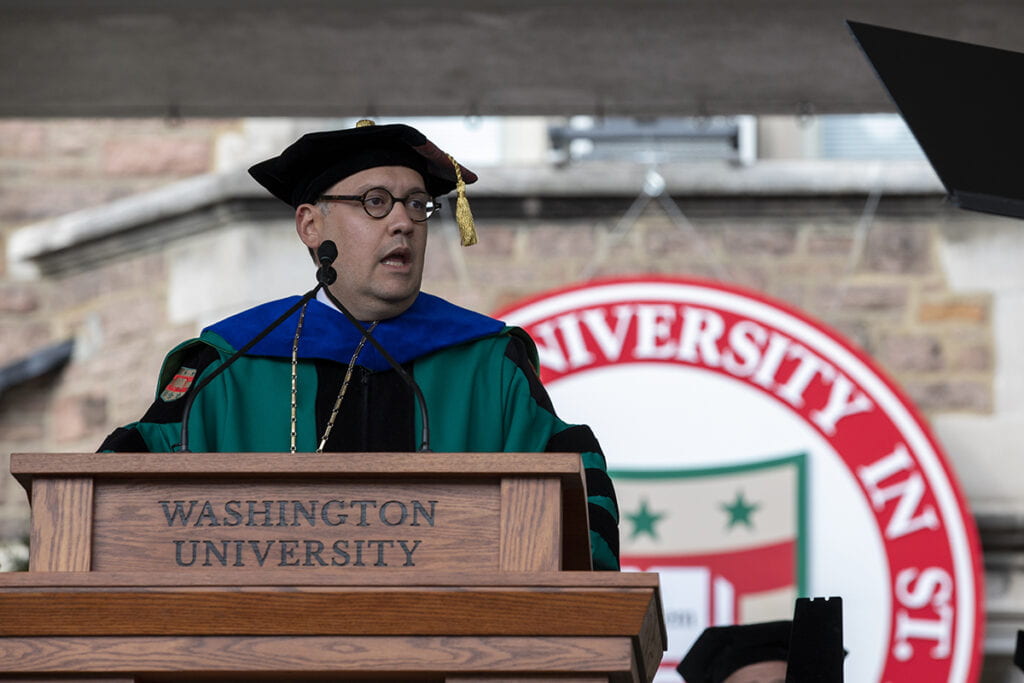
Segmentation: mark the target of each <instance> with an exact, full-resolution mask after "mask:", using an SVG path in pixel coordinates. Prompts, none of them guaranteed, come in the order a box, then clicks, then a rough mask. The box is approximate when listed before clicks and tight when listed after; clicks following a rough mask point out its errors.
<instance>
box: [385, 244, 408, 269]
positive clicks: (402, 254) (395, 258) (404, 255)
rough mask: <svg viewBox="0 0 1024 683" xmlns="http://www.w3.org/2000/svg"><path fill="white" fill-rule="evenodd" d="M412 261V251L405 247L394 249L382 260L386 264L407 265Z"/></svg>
mask: <svg viewBox="0 0 1024 683" xmlns="http://www.w3.org/2000/svg"><path fill="white" fill-rule="evenodd" d="M411 261H412V252H411V251H410V250H409V249H407V248H405V247H399V248H397V249H392V250H391V251H389V252H388V253H387V254H386V255H385V256H384V258H382V259H381V260H380V262H381V263H382V264H384V265H385V266H407V265H409V263H410V262H411Z"/></svg>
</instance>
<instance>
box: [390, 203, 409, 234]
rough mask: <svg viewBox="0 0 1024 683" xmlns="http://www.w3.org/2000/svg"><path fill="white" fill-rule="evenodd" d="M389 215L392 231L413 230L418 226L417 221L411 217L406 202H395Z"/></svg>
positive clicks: (395, 232)
mask: <svg viewBox="0 0 1024 683" xmlns="http://www.w3.org/2000/svg"><path fill="white" fill-rule="evenodd" d="M387 217H388V221H389V222H388V230H389V231H390V232H391V233H394V234H398V233H403V232H412V231H413V229H415V227H416V222H415V221H413V220H412V218H410V217H409V209H407V208H406V206H405V202H395V205H394V206H392V207H391V213H389V214H388V216H387Z"/></svg>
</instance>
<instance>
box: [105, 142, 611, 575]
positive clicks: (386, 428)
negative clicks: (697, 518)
mask: <svg viewBox="0 0 1024 683" xmlns="http://www.w3.org/2000/svg"><path fill="white" fill-rule="evenodd" d="M360 124H361V125H357V127H356V128H352V129H348V130H341V131H330V132H322V133H311V134H308V135H304V136H303V137H302V138H300V139H299V140H298V141H296V142H295V143H293V144H292V145H291V146H289V147H288V148H287V149H285V150H284V152H282V154H281V155H280V156H277V157H274V158H273V159H269V160H267V161H264V162H262V163H259V164H256V165H255V166H253V167H252V168H250V169H249V173H250V174H251V175H252V176H253V178H255V179H256V181H257V182H259V183H260V184H261V185H263V186H264V187H265V188H267V189H268V190H269V191H270V192H271V194H273V195H274V196H275V197H277V198H279V199H281V200H282V201H284V202H286V203H287V204H289V205H290V206H292V207H293V208H294V209H295V228H296V231H297V233H298V235H299V239H300V240H301V241H302V243H303V244H304V245H305V246H306V247H307V248H309V250H310V253H311V254H314V260H316V256H315V255H316V253H317V251H318V249H319V248H320V247H321V245H323V244H324V243H325V242H326V241H331V242H333V243H335V244H336V245H337V250H338V257H337V260H336V261H335V262H334V268H335V269H336V272H337V280H336V281H334V282H333V284H331V285H330V286H329V293H325V292H323V291H321V292H320V293H319V294H318V295H317V298H316V299H315V300H312V301H309V302H308V303H306V304H305V305H303V306H302V307H301V309H300V310H298V311H296V312H295V313H293V314H291V315H290V316H288V317H287V318H286V319H285V320H283V322H281V323H280V324H277V325H276V326H275V325H273V323H274V322H275V321H276V320H277V319H278V318H279V317H281V316H282V314H284V313H285V312H287V310H288V309H289V307H291V306H292V305H293V304H296V298H294V297H293V298H290V299H284V300H281V301H274V302H270V303H267V304H263V305H261V306H257V307H256V308H253V309H250V310H248V311H244V312H242V313H240V314H238V315H235V316H233V317H231V318H227V319H226V320H223V321H221V322H219V323H216V324H214V325H212V326H210V327H208V328H206V329H205V330H203V332H202V334H201V335H200V337H199V338H198V339H193V340H189V341H187V342H185V343H183V344H181V345H180V346H178V347H177V348H175V349H173V350H172V351H171V352H170V354H168V356H167V358H166V359H165V361H164V366H163V369H162V371H161V375H160V380H159V383H158V387H157V390H158V394H157V398H156V400H155V401H154V403H153V404H152V406H151V407H150V408H149V410H148V411H147V413H146V414H145V415H144V416H143V418H142V419H141V420H140V421H138V422H135V423H132V424H130V425H127V426H125V427H123V428H120V429H117V430H115V431H114V432H113V433H112V434H111V435H110V436H109V437H107V439H106V440H105V441H104V442H103V444H102V445H101V446H100V450H103V451H122V452H147V451H152V452H170V451H177V450H180V449H181V448H182V437H181V433H182V429H181V427H182V421H183V419H185V415H188V417H187V428H188V434H189V438H188V442H187V444H186V445H187V448H188V449H189V450H191V451H195V452H201V451H208V452H209V451H213V452H260V451H263V452H275V451H291V452H311V451H317V452H342V451H349V452H351V451H413V450H416V448H417V445H418V441H417V437H418V435H419V434H420V430H421V427H422V422H423V419H424V415H423V414H422V413H421V411H420V410H419V408H418V407H417V405H416V402H415V400H414V393H413V390H412V389H411V388H410V386H409V384H408V383H407V382H406V381H405V380H404V379H403V378H402V377H401V376H400V375H399V373H398V372H397V371H396V370H394V369H392V367H391V365H390V363H389V362H388V360H387V359H386V358H385V357H384V356H383V355H382V354H381V353H379V352H378V350H377V349H376V348H375V347H374V345H373V344H372V343H367V342H366V340H365V339H364V337H363V335H362V333H361V332H360V331H359V330H358V329H357V328H356V326H355V325H354V324H353V323H351V322H350V321H349V320H347V319H346V317H345V316H343V315H342V313H341V312H340V311H339V309H338V307H337V306H336V303H337V304H341V305H342V306H344V308H346V309H348V310H349V311H350V312H351V314H352V315H353V316H355V318H357V319H358V320H359V321H361V322H362V323H363V325H364V326H365V327H366V328H367V329H368V330H369V331H370V332H371V333H372V335H373V337H374V338H375V339H376V340H378V341H379V343H380V344H381V346H382V347H383V348H384V349H385V350H386V351H387V352H389V353H390V355H391V356H393V357H394V359H395V360H396V361H397V362H398V363H400V364H401V365H402V367H403V368H404V369H406V370H407V371H408V373H409V374H411V376H412V377H413V378H414V380H415V382H416V383H417V384H418V385H419V387H420V388H421V389H422V393H423V395H424V398H425V402H426V406H427V412H426V417H427V421H428V425H429V427H430V432H431V434H432V440H431V443H430V447H431V450H434V451H437V452H503V451H518V452H540V451H548V452H580V453H582V454H583V462H584V465H585V467H586V474H587V488H588V494H589V498H588V503H589V517H590V527H591V532H590V533H591V549H592V556H593V563H594V567H595V568H598V569H618V509H617V506H616V503H615V494H614V492H613V489H612V485H611V481H610V479H609V478H608V475H607V473H606V471H605V462H604V457H603V455H602V454H601V451H600V447H599V446H598V444H597V441H596V439H595V438H594V436H593V434H592V433H591V431H590V429H589V428H587V427H586V426H582V425H568V424H566V423H564V422H562V421H561V420H560V419H559V418H558V417H557V416H556V415H555V413H554V410H553V408H552V406H551V402H550V400H549V399H548V396H547V394H546V392H545V391H544V388H543V387H542V386H541V384H540V381H539V379H538V376H537V370H536V366H537V358H536V348H535V347H534V345H533V342H532V341H531V340H530V339H529V337H528V336H527V335H526V333H525V332H523V331H522V330H519V329H516V328H508V327H506V326H505V325H504V324H503V323H501V322H500V321H497V320H494V319H492V318H489V317H487V316H483V315H480V314H477V313H474V312H472V311H468V310H465V309H462V308H459V307H457V306H455V305H453V304H450V303H448V302H446V301H444V300H442V299H439V298H437V297H434V296H431V295H429V294H426V293H422V292H420V283H421V279H422V275H423V265H424V254H425V250H426V241H427V219H428V218H429V217H430V215H431V214H432V213H433V212H434V211H435V210H436V204H435V198H436V197H438V196H441V195H444V194H447V193H449V192H451V191H452V190H453V189H457V190H458V207H457V215H458V218H459V223H460V230H462V233H463V244H472V243H474V242H475V241H476V238H475V233H474V231H473V228H472V217H471V216H470V215H469V212H468V205H467V204H466V202H465V193H464V188H465V184H466V183H472V182H474V181H475V180H476V176H475V175H474V174H473V173H471V172H470V171H468V170H466V169H463V168H461V167H460V166H459V164H458V163H457V162H456V161H455V160H454V159H453V158H452V157H450V156H449V155H446V154H444V153H443V152H441V150H439V149H438V148H437V147H436V146H435V145H434V144H433V143H431V142H430V141H429V140H427V139H426V138H425V137H424V136H423V135H422V134H421V133H420V132H419V131H417V130H415V129H414V128H410V127H409V126H404V125H389V126H374V125H373V124H372V123H371V122H360ZM362 124H365V125H362ZM268 328H270V329H269V332H268V333H267V334H266V336H265V337H262V338H260V339H259V341H258V342H257V343H256V344H255V345H254V346H252V348H251V349H249V350H247V351H246V353H245V354H244V355H239V357H238V358H236V359H235V360H234V361H232V362H233V365H231V366H230V368H229V369H227V370H226V371H224V372H222V373H221V374H219V375H216V376H215V377H214V373H215V371H216V370H217V368H219V367H221V366H222V365H223V364H226V362H228V361H229V360H230V359H231V358H232V356H233V355H234V354H235V353H236V351H238V350H239V349H240V348H242V347H243V346H245V345H247V344H249V343H250V342H251V341H252V340H254V339H255V338H257V337H258V336H259V335H260V333H261V332H263V331H265V330H267V329H268ZM208 378H212V379H210V381H209V383H206V380H207V379H208Z"/></svg>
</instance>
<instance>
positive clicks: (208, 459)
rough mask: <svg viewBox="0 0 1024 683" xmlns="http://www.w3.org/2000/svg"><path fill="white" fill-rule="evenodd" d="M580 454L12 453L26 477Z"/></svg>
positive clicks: (256, 472) (433, 469)
mask: <svg viewBox="0 0 1024 683" xmlns="http://www.w3.org/2000/svg"><path fill="white" fill-rule="evenodd" d="M582 472H583V465H582V463H581V461H580V456H579V454H576V453H329V454H314V453H12V454H11V474H13V475H15V476H18V477H19V478H21V477H25V476H29V477H32V476H65V477H67V476H117V477H137V476H159V477H181V476H189V475H204V476H210V477H216V476H219V475H224V476H231V477H244V476H252V477H262V476H271V475H272V476H274V477H302V476H304V475H324V474H339V475H345V476H361V477H379V478H394V477H410V476H423V477H430V478H433V477H444V476H450V475H455V474H457V475H459V476H462V477H467V476H469V477H500V476H545V475H546V476H572V477H575V476H579V475H580V474H581V473H582Z"/></svg>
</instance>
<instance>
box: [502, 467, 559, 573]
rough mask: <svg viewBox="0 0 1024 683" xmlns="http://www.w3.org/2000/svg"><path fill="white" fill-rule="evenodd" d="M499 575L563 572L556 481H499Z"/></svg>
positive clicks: (507, 478)
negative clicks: (504, 573)
mask: <svg viewBox="0 0 1024 683" xmlns="http://www.w3.org/2000/svg"><path fill="white" fill-rule="evenodd" d="M500 526H501V535H500V538H501V543H500V552H501V558H500V568H501V570H502V571H521V572H523V571H526V572H528V571H545V570H546V571H557V570H559V569H561V568H562V561H561V559H562V558H561V555H562V502H561V493H560V490H559V485H558V480H557V479H544V478H525V477H506V478H504V479H502V481H501V525H500Z"/></svg>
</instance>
